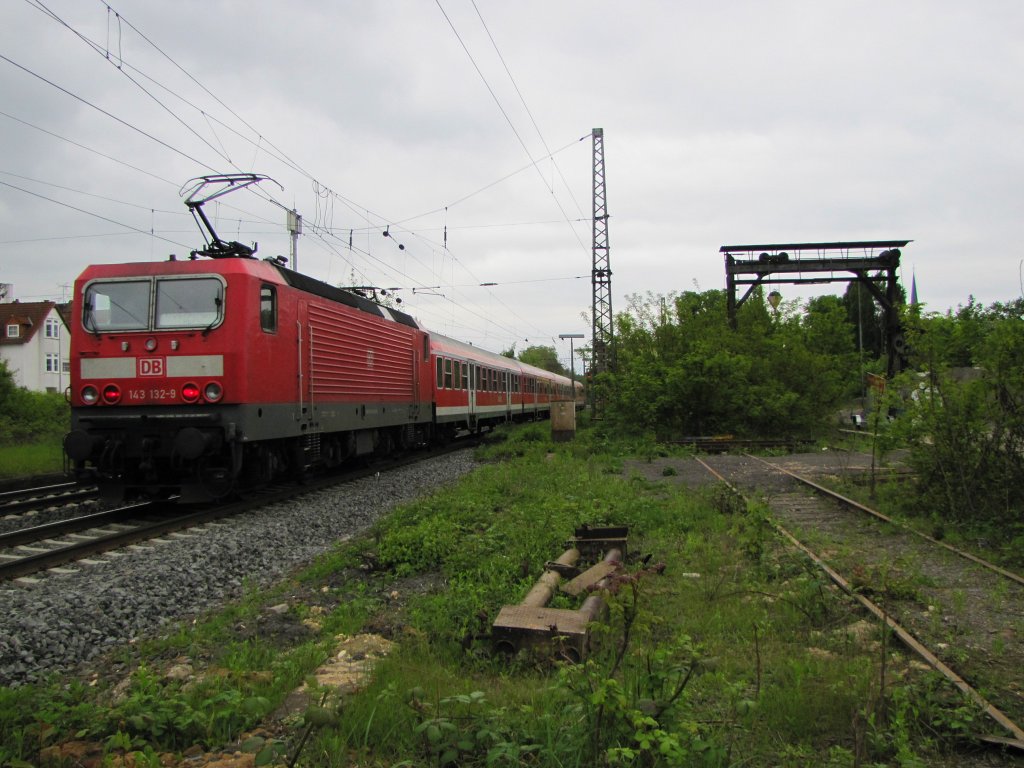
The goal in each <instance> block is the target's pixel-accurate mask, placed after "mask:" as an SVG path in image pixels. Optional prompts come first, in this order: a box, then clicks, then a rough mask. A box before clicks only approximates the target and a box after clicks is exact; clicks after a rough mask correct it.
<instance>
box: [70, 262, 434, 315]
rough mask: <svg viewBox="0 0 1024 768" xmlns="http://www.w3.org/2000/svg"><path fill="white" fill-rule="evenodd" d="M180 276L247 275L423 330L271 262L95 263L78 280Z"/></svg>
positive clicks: (359, 298)
mask: <svg viewBox="0 0 1024 768" xmlns="http://www.w3.org/2000/svg"><path fill="white" fill-rule="evenodd" d="M180 274H206V275H208V274H216V275H225V276H226V275H232V274H248V275H254V276H256V277H258V278H260V279H262V280H267V281H270V282H275V283H283V284H285V285H289V286H291V287H293V288H295V289H297V290H300V291H304V292H306V293H311V294H313V295H314V296H320V297H322V298H325V299H328V300H329V301H333V302H336V303H338V304H344V305H345V306H347V307H352V308H353V309H357V310H359V311H360V312H365V313H366V314H368V315H375V316H377V317H382V318H385V319H387V320H392V321H394V322H396V323H400V324H401V325H407V326H409V327H410V328H416V329H418V330H422V329H421V328H420V324H419V323H418V322H416V320H415V319H414V318H413V317H412V316H411V315H408V314H406V313H405V312H402V311H400V310H397V309H390V308H388V307H382V306H380V305H378V304H376V303H375V302H373V301H370V300H369V299H367V298H365V297H363V296H359V295H358V294H355V293H352V292H351V291H347V290H345V289H343V288H337V287H335V286H333V285H330V284H328V283H325V282H323V281H322V280H317V279H316V278H314V277H309V276H308V275H303V274H301V273H299V272H295V271H293V270H291V269H287V268H286V267H283V266H281V265H280V264H277V263H275V262H273V261H270V260H259V259H246V258H223V259H194V260H193V259H182V260H167V261H142V262H135V263H127V264H124V263H122V264H93V265H90V266H89V267H86V269H85V271H84V272H82V274H81V275H80V276H79V280H96V279H103V278H123V277H152V276H154V275H180Z"/></svg>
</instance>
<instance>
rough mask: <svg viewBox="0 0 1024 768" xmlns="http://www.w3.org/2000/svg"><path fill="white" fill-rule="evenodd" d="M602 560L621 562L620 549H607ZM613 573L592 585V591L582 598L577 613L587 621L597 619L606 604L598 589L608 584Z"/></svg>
mask: <svg viewBox="0 0 1024 768" xmlns="http://www.w3.org/2000/svg"><path fill="white" fill-rule="evenodd" d="M604 562H606V563H621V562H622V550H620V549H609V550H608V552H607V553H606V554H605V556H604ZM613 573H614V571H613V572H612V573H610V574H608V575H607V576H605V577H604V578H603V579H601V580H600V581H599V582H597V584H595V585H594V593H593V594H592V595H590V597H588V598H587V599H586V600H584V601H583V605H581V606H580V607H579V613H580V614H581V615H583V616H584V617H586V620H587V622H588V623H589V622H591V621H597V620H598V619H599V618H600V617H601V615H602V614H603V613H604V611H605V608H606V607H607V606H606V605H605V601H604V597H603V596H602V595H601V593H600V591H599V590H601V589H604V588H605V587H606V586H607V585H608V583H609V581H608V580H609V579H610V578H611V577H612V574H613Z"/></svg>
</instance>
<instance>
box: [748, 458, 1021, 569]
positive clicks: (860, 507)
mask: <svg viewBox="0 0 1024 768" xmlns="http://www.w3.org/2000/svg"><path fill="white" fill-rule="evenodd" d="M743 455H744V456H746V457H747V458H750V459H756V460H757V461H760V462H761V463H762V464H766V465H767V466H769V467H771V468H772V469H774V470H776V471H778V472H782V473H784V474H786V475H789V476H790V477H792V478H793V479H794V480H796V481H798V482H801V483H803V484H804V485H806V486H808V487H809V488H813V489H814V490H815V491H817V492H818V493H821V494H823V495H825V496H828V497H830V498H832V499H835V500H836V501H838V502H840V503H842V504H846V505H847V506H850V507H853V508H854V509H858V510H860V511H861V512H864V513H866V514H868V515H872V516H873V517H876V518H878V519H879V520H882V521H884V522H886V523H891V524H892V525H896V526H899V527H900V528H902V529H904V530H905V531H908V532H910V533H912V534H914V535H915V536H920V537H921V538H922V539H924V540H925V541H928V542H930V543H932V544H935V545H936V546H939V547H943V548H944V549H947V550H949V551H950V552H952V553H953V554H955V555H959V556H960V557H964V558H966V559H968V560H970V561H971V562H972V563H976V564H977V565H980V566H982V567H983V568H988V569H989V570H990V571H992V572H994V573H998V574H999V575H1000V576H1004V577H1005V578H1007V579H1010V581H1015V582H1017V583H1018V584H1021V585H1024V576H1021V575H1019V574H1016V573H1014V572H1013V571H1008V570H1006V569H1005V568H1002V567H1000V566H998V565H996V564H995V563H990V562H989V561H988V560H985V559H983V558H980V557H978V556H977V555H975V554H972V553H970V552H966V551H964V550H962V549H957V548H956V547H954V546H953V545H952V544H947V543H946V542H944V541H939V540H938V539H936V538H934V537H932V536H929V535H928V534H927V533H921V531H918V530H916V529H914V528H912V527H911V526H909V525H907V524H906V523H901V522H900V521H899V520H894V519H893V518H891V517H889V516H888V515H884V514H882V513H881V512H879V511H878V510H875V509H871V507H867V506H865V505H863V504H861V503H860V502H859V501H855V500H854V499H851V498H848V497H846V496H843V495H842V494H841V493H837V492H836V491H833V490H832V489H831V488H826V487H825V486H823V485H820V484H819V483H816V482H814V481H813V480H811V479H810V478H807V477H803V476H802V475H798V474H796V473H795V472H791V471H790V470H788V469H786V468H784V467H779V466H776V465H775V464H772V463H771V462H770V461H765V460H764V459H762V458H761V457H759V456H751V455H750V454H743Z"/></svg>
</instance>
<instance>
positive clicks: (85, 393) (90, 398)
mask: <svg viewBox="0 0 1024 768" xmlns="http://www.w3.org/2000/svg"><path fill="white" fill-rule="evenodd" d="M99 399H100V391H99V390H98V389H96V387H94V386H93V385H92V384H87V385H86V386H84V387H82V402H83V403H85V404H86V405H96V401H97V400H99Z"/></svg>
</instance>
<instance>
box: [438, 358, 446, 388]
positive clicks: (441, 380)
mask: <svg viewBox="0 0 1024 768" xmlns="http://www.w3.org/2000/svg"><path fill="white" fill-rule="evenodd" d="M436 359H437V388H438V389H443V388H444V358H442V357H438V358H436Z"/></svg>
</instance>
